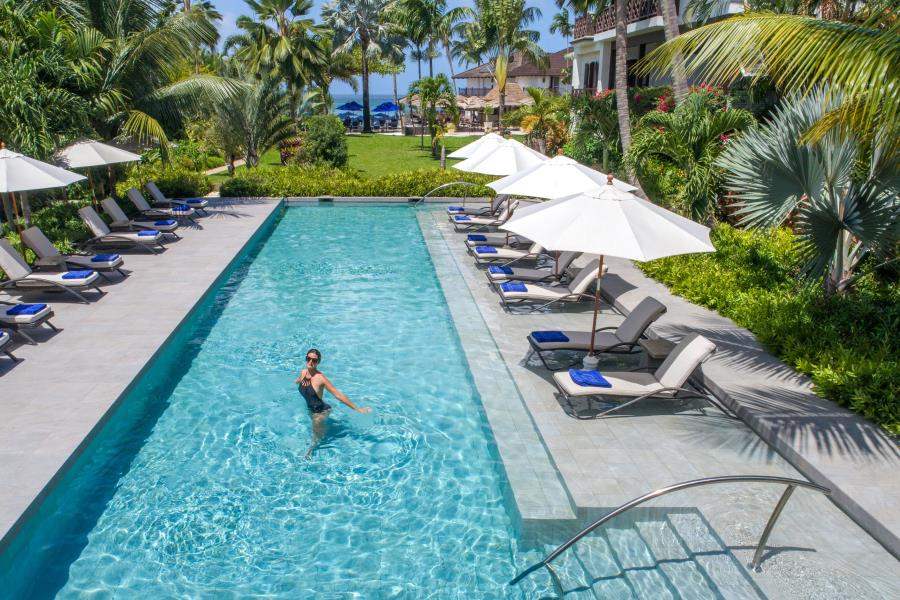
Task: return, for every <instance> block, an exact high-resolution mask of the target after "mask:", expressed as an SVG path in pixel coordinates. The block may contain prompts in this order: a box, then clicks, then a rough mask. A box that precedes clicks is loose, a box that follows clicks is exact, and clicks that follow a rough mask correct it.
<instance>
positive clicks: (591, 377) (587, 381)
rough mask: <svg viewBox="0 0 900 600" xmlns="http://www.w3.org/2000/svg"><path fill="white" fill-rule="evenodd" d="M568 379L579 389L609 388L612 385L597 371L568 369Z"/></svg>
mask: <svg viewBox="0 0 900 600" xmlns="http://www.w3.org/2000/svg"><path fill="white" fill-rule="evenodd" d="M569 377H571V378H572V381H574V382H575V384H576V385H580V386H581V387H602V388H611V387H612V384H611V383H610V382H608V381H607V380H606V378H605V377H604V376H603V375H601V374H600V372H599V371H585V370H581V369H569Z"/></svg>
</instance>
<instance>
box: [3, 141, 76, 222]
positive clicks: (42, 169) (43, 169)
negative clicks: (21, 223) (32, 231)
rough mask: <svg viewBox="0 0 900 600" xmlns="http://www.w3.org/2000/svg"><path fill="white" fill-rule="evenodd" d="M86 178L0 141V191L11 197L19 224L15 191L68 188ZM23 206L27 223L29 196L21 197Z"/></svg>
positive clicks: (28, 217)
mask: <svg viewBox="0 0 900 600" xmlns="http://www.w3.org/2000/svg"><path fill="white" fill-rule="evenodd" d="M84 179H85V176H84V175H79V174H78V173H73V172H71V171H66V170H65V169H62V168H60V167H57V166H54V165H51V164H49V163H45V162H41V161H39V160H37V159H34V158H30V157H28V156H25V155H23V154H19V153H18V152H13V151H12V150H7V149H6V145H5V144H4V143H3V142H0V193H8V194H10V195H11V196H12V200H13V209H14V211H15V216H16V225H17V227H18V217H19V211H18V206H17V204H16V197H15V192H28V191H33V190H46V189H50V188H58V187H65V186H67V185H69V184H70V183H75V182H77V181H82V180H84ZM22 207H23V209H24V213H25V220H26V222H30V220H31V219H30V214H31V211H30V210H29V209H28V198H27V197H23V198H22Z"/></svg>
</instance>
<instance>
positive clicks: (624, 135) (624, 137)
mask: <svg viewBox="0 0 900 600" xmlns="http://www.w3.org/2000/svg"><path fill="white" fill-rule="evenodd" d="M614 1H615V5H616V83H615V88H616V112H617V113H618V116H619V140H621V142H622V152H623V153H627V152H628V148H629V147H630V146H631V115H630V114H629V111H628V35H627V27H628V21H627V15H626V13H625V8H626V2H627V0H614Z"/></svg>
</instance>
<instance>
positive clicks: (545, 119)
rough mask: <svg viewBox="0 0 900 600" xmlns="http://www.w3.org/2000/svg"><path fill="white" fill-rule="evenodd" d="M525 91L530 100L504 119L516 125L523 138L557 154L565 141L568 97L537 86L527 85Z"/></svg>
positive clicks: (548, 152) (505, 121) (550, 152)
mask: <svg viewBox="0 0 900 600" xmlns="http://www.w3.org/2000/svg"><path fill="white" fill-rule="evenodd" d="M525 91H526V92H528V95H529V96H531V99H532V101H533V102H532V103H531V104H525V105H523V106H520V107H519V108H517V109H516V110H514V111H511V112H510V113H508V114H507V115H506V116H505V117H504V118H503V122H504V124H508V125H518V126H519V127H520V128H521V129H522V131H523V132H525V134H526V139H527V140H529V141H536V142H537V143H538V145H539V146H540V150H541V151H542V152H544V153H546V154H556V151H557V150H558V149H559V148H561V147H562V146H563V145H564V144H565V143H566V142H567V141H568V131H569V108H570V98H569V96H557V95H556V94H554V93H552V92H551V91H550V90H544V89H540V88H533V87H530V88H526V89H525Z"/></svg>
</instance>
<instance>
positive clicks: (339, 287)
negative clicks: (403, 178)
mask: <svg viewBox="0 0 900 600" xmlns="http://www.w3.org/2000/svg"><path fill="white" fill-rule="evenodd" d="M207 304H208V305H207V306H206V307H205V308H203V309H201V310H199V311H197V313H196V314H195V315H194V316H192V317H191V320H190V322H189V323H187V324H186V325H185V327H183V328H182V330H181V331H180V332H179V334H178V337H177V339H176V340H175V341H174V342H173V343H171V344H170V345H169V346H168V347H167V349H166V350H165V352H164V353H163V356H161V357H160V358H159V359H158V360H157V361H156V363H155V364H154V366H153V367H151V369H150V370H149V371H148V373H147V374H146V376H145V377H143V378H142V380H141V382H140V383H139V384H138V385H137V386H136V387H135V388H134V390H133V391H132V392H131V393H130V394H129V397H127V398H126V399H125V400H124V401H123V402H122V404H121V406H120V408H119V409H117V412H116V414H115V415H113V417H112V418H111V419H110V421H109V422H108V423H107V425H106V426H105V427H104V429H103V430H102V431H101V432H100V433H99V434H98V436H97V437H96V438H95V439H94V441H93V442H92V443H91V445H90V446H89V447H88V449H87V450H86V451H85V453H84V454H83V455H82V456H81V457H80V458H79V459H78V460H77V461H76V464H75V465H74V466H73V468H72V469H71V470H70V471H69V472H68V473H67V474H66V475H65V476H64V477H63V479H62V480H61V482H60V483H59V485H58V486H57V487H56V488H55V489H54V491H53V492H52V493H51V494H50V496H49V497H48V498H47V500H46V501H45V503H44V504H43V505H42V507H41V508H40V509H39V510H38V511H37V512H36V514H35V516H34V517H33V518H32V519H30V521H29V523H28V524H26V526H25V527H24V528H23V530H22V532H21V533H20V535H19V536H18V537H17V539H16V540H14V542H13V543H12V544H11V546H10V548H9V549H8V550H7V552H6V553H5V556H4V557H2V559H0V580H4V581H5V582H7V583H6V585H5V586H4V589H3V591H0V596H3V595H6V594H9V595H10V597H17V598H22V597H35V598H43V597H52V596H57V597H60V598H76V597H78V598H80V597H84V596H87V595H92V596H96V597H128V598H134V597H176V596H177V597H243V596H250V595H253V596H261V595H267V596H278V597H290V598H310V597H324V598H395V597H396V598H429V597H433V598H498V597H506V596H512V595H515V594H517V593H521V592H520V591H519V590H516V589H513V588H509V587H507V586H506V585H505V583H506V581H508V580H509V579H510V577H512V575H514V574H515V571H516V565H514V558H513V557H514V556H515V554H516V547H515V544H516V542H515V535H514V527H513V520H512V518H511V517H510V515H511V514H512V513H511V510H510V508H509V504H508V502H507V501H506V500H505V493H504V490H505V485H506V484H505V481H504V479H503V476H502V470H501V467H500V464H499V462H498V458H497V455H496V452H495V448H494V442H493V439H492V436H491V433H490V430H489V428H488V426H487V424H486V421H485V418H484V416H483V413H482V410H481V405H480V401H479V398H478V394H477V391H476V390H475V388H474V385H473V383H472V380H471V377H470V374H469V372H468V368H467V365H466V361H465V357H464V356H463V354H462V351H461V349H460V345H459V342H458V340H457V338H456V332H455V330H454V327H453V324H452V322H451V319H450V316H449V313H448V310H447V307H446V304H445V302H444V298H443V296H442V293H441V289H440V287H439V284H438V281H437V279H436V276H435V273H434V270H433V268H432V266H431V263H430V260H429V257H428V253H427V250H426V247H425V244H424V242H423V239H422V236H421V233H420V230H419V227H418V224H417V222H416V218H415V211H414V210H411V209H409V208H408V207H406V206H396V205H395V206H385V205H359V206H354V207H352V208H350V207H346V206H332V205H327V204H322V205H319V204H316V205H308V206H299V207H291V208H288V209H287V210H286V211H285V213H284V215H283V217H282V218H281V220H280V222H279V223H278V224H277V226H276V227H275V228H274V230H273V231H272V233H271V236H270V237H269V238H268V239H267V240H266V241H265V243H264V244H262V245H261V246H260V247H259V248H258V252H257V253H256V255H255V256H251V257H249V258H247V259H246V260H245V261H244V264H243V265H242V266H240V267H239V268H237V269H236V270H235V271H234V272H233V273H232V274H231V276H230V277H229V279H228V280H227V281H226V282H225V283H224V285H223V286H222V287H221V289H220V290H218V291H217V293H216V294H215V295H214V297H213V298H212V299H211V300H210V301H209V302H208V303H207ZM311 347H316V348H318V349H320V350H321V351H322V354H323V361H322V364H321V367H320V368H321V370H322V371H323V372H324V373H326V374H327V375H328V376H329V377H330V378H331V380H332V381H333V382H334V384H335V385H336V386H337V387H338V388H339V389H341V390H342V391H344V392H345V393H346V394H347V395H348V396H349V397H350V398H351V399H352V400H353V401H354V402H356V403H358V404H361V405H364V406H369V407H371V408H372V409H373V412H372V414H371V415H360V414H356V413H352V412H351V411H350V410H348V409H347V408H346V407H344V406H343V405H340V403H339V402H338V401H337V400H336V399H335V398H333V397H329V398H328V399H327V401H328V402H329V403H330V404H331V405H332V406H334V407H335V408H334V410H333V411H332V412H333V414H332V417H331V419H330V421H331V425H330V429H329V432H328V434H327V436H326V438H325V440H324V442H323V443H322V445H321V446H320V447H319V448H318V449H317V450H316V451H315V453H314V454H313V456H312V458H311V459H310V460H305V459H304V455H305V454H306V451H307V446H308V444H309V440H310V431H311V427H310V418H309V414H308V412H307V409H306V406H305V403H304V401H303V400H302V398H301V397H300V395H299V394H298V392H297V388H296V386H295V384H294V379H295V378H296V377H297V374H298V372H299V370H300V369H301V368H302V367H303V364H304V356H305V353H306V350H307V349H308V348H311ZM517 562H519V564H518V566H522V563H521V562H520V561H517Z"/></svg>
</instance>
